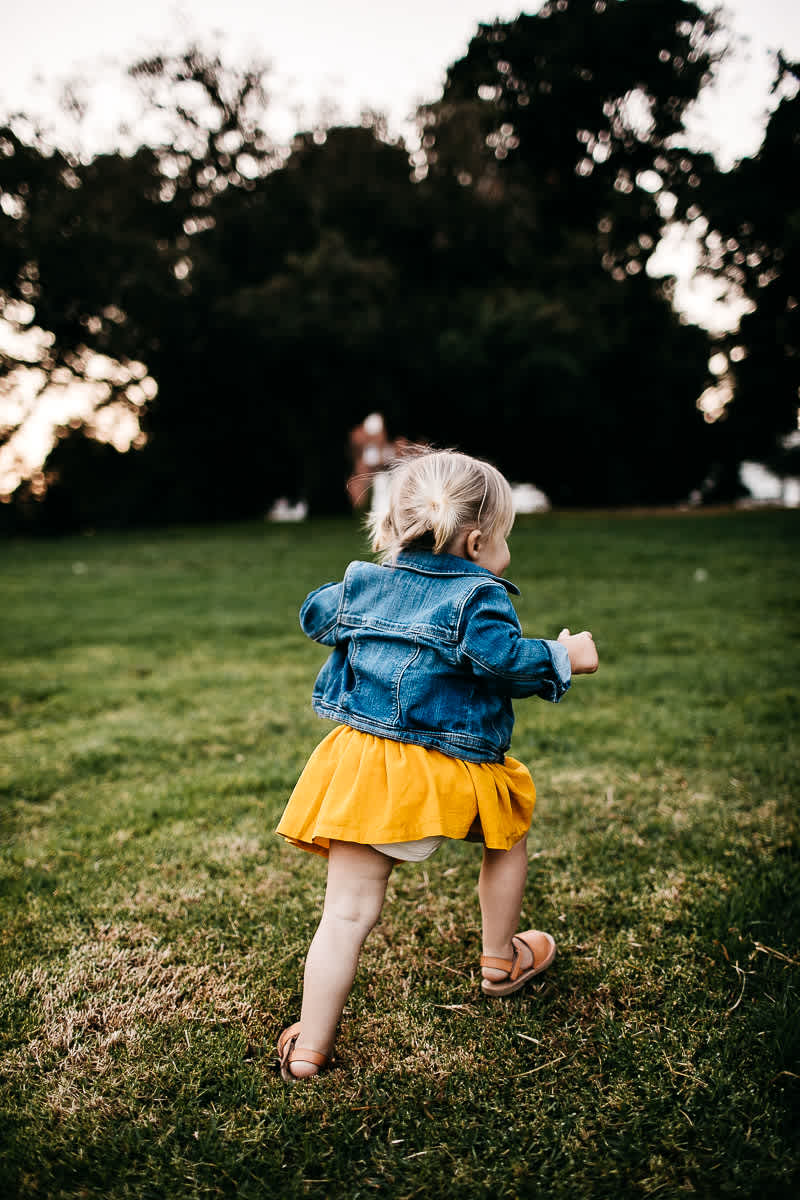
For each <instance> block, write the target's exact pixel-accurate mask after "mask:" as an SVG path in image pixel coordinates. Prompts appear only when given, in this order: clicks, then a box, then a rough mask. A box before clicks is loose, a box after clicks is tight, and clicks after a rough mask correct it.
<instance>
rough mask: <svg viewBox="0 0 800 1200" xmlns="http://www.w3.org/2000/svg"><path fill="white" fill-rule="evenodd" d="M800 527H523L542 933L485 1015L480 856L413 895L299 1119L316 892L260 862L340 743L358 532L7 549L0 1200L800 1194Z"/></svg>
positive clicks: (519, 540)
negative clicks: (590, 667) (552, 673)
mask: <svg viewBox="0 0 800 1200" xmlns="http://www.w3.org/2000/svg"><path fill="white" fill-rule="evenodd" d="M799 532H800V516H798V514H793V513H770V512H757V513H715V514H710V515H704V516H689V515H663V516H661V515H652V516H642V517H624V516H608V515H602V514H597V515H559V514H553V515H549V516H546V517H542V518H536V519H527V520H523V521H521V522H520V523H519V524H518V528H517V529H516V530H515V532H514V535H513V538H512V543H511V546H512V554H513V560H512V568H511V571H510V574H511V576H512V577H513V578H514V579H515V580H516V581H517V582H518V583H519V584H520V586H521V588H522V592H523V595H522V598H521V599H520V600H519V602H518V610H519V613H520V616H521V619H522V621H523V625H524V627H525V628H526V631H527V632H529V633H531V634H534V635H541V636H550V637H554V636H556V634H557V633H558V630H559V629H560V628H561V627H562V625H565V624H568V625H569V626H570V627H571V628H572V629H573V630H578V629H582V628H586V627H588V628H591V629H592V630H593V632H594V634H595V637H596V640H597V643H598V646H599V649H600V654H601V670H600V672H599V673H598V675H597V676H595V677H593V678H591V679H579V680H577V681H576V683H575V685H574V686H573V688H572V690H571V692H570V693H569V695H568V696H567V697H566V699H565V700H564V702H563V703H562V704H561V705H558V706H550V705H546V704H543V703H541V702H539V701H530V702H526V703H520V704H518V705H517V729H516V732H515V741H514V753H515V754H516V755H517V756H518V757H520V758H522V759H523V760H524V761H526V762H527V763H528V764H529V765H530V767H531V770H532V773H533V775H534V778H535V780H536V783H537V788H538V792H539V803H538V805H537V810H536V812H535V814H534V822H533V828H532V834H531V839H530V846H531V851H532V854H533V855H534V856H535V857H533V859H532V870H531V875H530V882H529V886H528V892H527V896H526V906H525V916H524V920H525V921H526V923H530V924H535V925H536V926H538V927H540V928H545V929H551V930H552V931H553V933H554V934H555V936H556V938H557V940H558V943H559V950H560V955H559V958H558V960H557V962H556V965H555V967H554V968H553V970H552V971H551V972H549V974H548V976H547V977H546V978H545V980H544V981H543V982H542V983H540V984H538V985H536V986H533V987H530V988H528V989H526V990H525V991H523V992H521V993H519V994H517V995H516V996H514V997H511V998H510V999H508V1000H506V1001H493V1002H490V1001H487V1000H485V999H484V998H483V997H482V995H481V993H480V989H479V977H478V970H477V961H478V955H479V928H478V907H477V899H476V896H475V881H476V877H477V869H478V861H479V857H480V852H479V850H478V849H477V848H476V847H474V846H471V845H467V844H449V845H447V846H445V847H444V848H443V849H442V851H440V853H439V854H438V855H437V856H436V857H435V858H434V859H432V860H430V861H429V862H428V863H425V864H421V865H419V866H405V867H403V868H401V869H399V870H398V871H396V872H395V874H394V876H393V879H392V881H391V883H390V888H389V899H388V903H387V906H386V909H385V911H384V915H383V918H382V921H381V923H380V925H379V926H378V928H377V929H376V930H375V932H374V933H373V935H372V937H371V939H370V940H369V942H368V943H367V947H366V949H365V952H364V956H363V960H362V967H361V970H360V973H359V976H358V979H357V982H356V986H355V988H354V991H353V993H352V995H351V998H350V1001H349V1003H348V1007H347V1010H346V1013H345V1017H344V1020H343V1023H342V1030H341V1035H340V1039H339V1042H338V1044H337V1055H336V1060H335V1062H334V1066H333V1069H332V1070H330V1071H329V1072H327V1073H326V1074H324V1075H321V1076H320V1077H318V1078H317V1079H315V1080H313V1081H312V1082H310V1083H309V1084H307V1085H298V1086H295V1087H294V1088H292V1087H287V1085H285V1084H284V1083H283V1082H282V1081H281V1079H280V1076H279V1075H278V1074H277V1072H276V1069H275V1066H274V1049H273V1048H274V1043H275V1039H276V1036H277V1034H278V1032H279V1030H280V1029H281V1028H282V1027H283V1026H284V1025H285V1024H287V1023H288V1022H289V1021H290V1020H293V1019H294V1018H295V1017H296V1015H297V1011H298V1004H299V997H300V980H301V968H302V960H303V956H304V953H305V949H306V947H307V944H308V940H309V937H310V935H311V933H312V931H313V928H314V926H315V923H316V919H317V916H318V912H319V906H320V900H321V896H322V893H323V888H324V874H325V864H324V862H323V861H322V860H321V859H318V858H316V857H315V856H311V855H304V854H302V853H300V852H298V851H296V850H293V849H291V848H290V847H288V846H286V845H284V844H283V843H282V842H280V841H279V840H278V839H277V838H276V837H275V836H274V834H273V832H272V831H273V828H274V826H275V823H276V821H277V819H278V817H279V815H280V812H281V810H282V807H283V805H284V803H285V800H286V798H287V796H288V793H289V791H290V789H291V787H292V786H293V783H294V781H295V779H296V777H297V774H298V773H299V771H300V770H301V768H302V766H303V763H304V762H305V759H306V758H307V756H308V754H309V752H310V750H311V749H312V748H313V746H314V745H315V744H316V742H317V741H318V740H319V738H320V737H321V736H322V734H323V733H324V732H326V731H327V726H326V725H325V724H324V723H323V722H320V721H318V720H317V719H316V718H315V717H314V716H313V714H312V713H311V711H310V703H309V698H310V690H311V684H312V681H313V678H314V675H315V673H316V670H317V669H318V667H319V665H320V664H321V662H322V661H323V660H324V656H325V651H324V650H322V649H321V648H320V647H318V646H314V645H312V644H311V643H308V642H306V641H305V639H304V638H303V637H302V635H301V633H300V631H299V627H298V624H297V615H296V614H297V609H298V608H299V605H300V603H301V601H302V599H303V597H304V595H305V594H306V592H307V591H308V590H310V589H311V588H312V587H314V586H316V585H317V584H319V583H322V582H324V581H325V580H327V579H333V578H337V577H338V576H339V575H340V574H341V571H342V568H343V566H344V564H345V563H346V562H347V561H348V559H350V558H352V557H357V556H359V555H363V547H362V544H361V540H360V536H359V533H358V530H357V528H356V526H355V525H354V524H351V523H347V522H342V523H312V524H310V525H308V526H302V527H297V528H286V527H273V526H258V527H256V526H245V527H237V528H223V529H214V530H174V531H167V532H159V533H142V534H129V535H120V536H116V537H106V536H103V537H100V536H98V537H93V538H88V537H87V538H76V539H70V540H64V541H57V542H10V543H6V544H5V545H4V546H3V547H2V561H1V562H0V588H1V589H2V591H1V593H0V599H1V600H2V613H3V619H2V624H1V625H0V639H2V643H3V645H2V668H1V670H2V685H1V690H0V834H1V835H2V858H1V859H0V862H1V863H2V868H1V869H2V876H1V877H0V953H1V954H2V977H1V979H0V1195H3V1196H4V1197H5V1196H8V1197H10V1198H12V1197H13V1198H15V1197H26V1198H27V1197H30V1198H34V1197H64V1198H67V1197H70V1198H73V1197H74V1198H76V1200H77V1198H78V1197H103V1198H104V1200H106V1198H108V1200H122V1198H126V1200H127V1198H130V1200H134V1198H136V1200H139V1198H150V1197H152V1198H155V1197H162V1196H163V1197H176V1198H180V1197H201V1196H202V1197H215V1196H237V1197H247V1198H250V1197H264V1196H272V1195H275V1196H278V1195H280V1196H281V1197H283V1196H287V1197H304V1196H318V1197H328V1196H333V1197H339V1196H341V1197H347V1198H348V1200H349V1198H355V1197H362V1196H364V1197H366V1196H372V1195H381V1194H382V1195H385V1196H390V1197H393V1198H396V1200H401V1198H404V1197H412V1196H417V1195H418V1196H433V1197H445V1196H447V1197H449V1196H454V1195H456V1196H464V1197H472V1196H475V1197H477V1196H487V1197H488V1196H491V1197H520V1196H521V1197H528V1196H531V1197H534V1196H546V1197H563V1198H565V1200H566V1198H570V1200H573V1198H574V1197H609V1198H612V1197H613V1198H617V1197H647V1196H653V1195H655V1196H659V1197H672V1196H684V1195H695V1196H700V1197H709V1198H712V1197H713V1198H716V1197H728V1196H741V1197H759V1198H765V1200H766V1198H769V1197H789V1196H794V1195H795V1194H797V1188H798V1182H799V1181H798V1172H797V1165H798V1150H797V1136H796V1135H797V1116H798V1106H797V1091H798V1084H800V1079H799V1078H798V1076H799V1075H800V1065H798V1041H800V1020H798V1003H797V993H798V969H799V967H800V945H798V941H799V940H800V939H798V924H799V923H798V914H799V911H800V878H799V875H798V869H797V868H798V853H797V851H798V843H797V817H796V804H797V799H798V794H799V790H798V786H797V782H798V781H797V776H798V759H799V757H800V756H799V755H798V745H797V715H798V712H797V710H798V695H799V694H800V688H799V687H798V668H799V667H800V655H798V633H799V632H800V629H799V628H798V622H797V619H796V602H797V593H796V586H797V585H796V579H797V556H798V533H799Z"/></svg>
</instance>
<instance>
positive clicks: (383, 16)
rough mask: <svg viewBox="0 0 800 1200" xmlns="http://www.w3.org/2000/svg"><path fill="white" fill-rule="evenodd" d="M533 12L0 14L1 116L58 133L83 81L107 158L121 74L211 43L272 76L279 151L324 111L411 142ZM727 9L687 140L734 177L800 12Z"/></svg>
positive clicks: (302, 7)
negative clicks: (462, 75)
mask: <svg viewBox="0 0 800 1200" xmlns="http://www.w3.org/2000/svg"><path fill="white" fill-rule="evenodd" d="M700 3H701V5H703V6H704V7H706V6H708V7H711V6H712V4H711V0H700ZM540 6H541V0H533V2H532V3H531V4H529V5H527V6H526V5H522V6H521V5H520V4H519V2H518V0H516V2H513V3H509V2H508V0H403V3H402V5H400V4H397V5H395V4H387V3H385V2H381V0H301V2H299V3H298V2H295V3H291V2H287V0H224V3H221V2H220V0H192V2H191V4H187V3H176V4H170V3H169V2H168V0H167V2H165V0H135V2H134V0H27V2H26V3H22V2H20V0H0V19H2V31H3V32H2V39H1V40H0V114H2V112H4V111H5V112H8V111H10V110H11V111H13V110H14V109H22V110H27V111H31V110H32V111H34V112H36V113H40V114H45V115H46V116H49V118H50V119H51V120H54V121H55V110H56V107H57V105H56V101H57V98H58V96H59V94H60V93H61V90H62V88H63V86H64V83H65V82H66V81H67V80H69V79H70V78H71V77H72V78H74V77H81V76H82V77H83V78H85V79H89V80H94V89H93V90H89V91H88V93H87V96H88V98H89V99H90V100H91V101H92V104H91V115H90V116H89V117H87V119H86V122H85V129H84V131H83V134H82V137H83V140H84V144H85V145H86V146H88V148H89V149H90V150H92V149H96V148H100V147H105V146H106V145H108V144H110V143H112V142H113V138H114V131H115V129H116V126H117V124H118V122H119V119H120V117H121V116H127V117H133V116H135V110H134V108H133V107H132V101H131V98H130V97H129V96H128V97H126V96H125V94H124V89H123V88H121V86H120V83H121V79H122V71H121V69H120V68H121V67H122V66H124V65H125V64H127V63H129V62H131V61H132V60H134V59H135V58H137V57H143V56H145V55H147V54H148V53H152V52H155V51H163V50H164V49H165V48H166V49H173V50H179V49H182V48H184V47H185V46H186V45H187V43H188V42H189V41H190V40H192V39H197V40H199V41H200V42H201V43H202V44H203V45H212V44H214V41H215V39H216V41H217V44H219V46H220V47H221V49H222V51H223V57H224V58H225V59H229V60H230V61H234V62H241V61H246V60H248V59H252V58H258V59H260V60H262V61H267V62H269V63H270V64H271V68H272V69H271V75H270V83H271V91H272V95H273V102H272V105H271V108H270V110H269V113H268V117H267V121H266V125H267V128H268V130H269V131H270V132H272V133H273V136H274V137H275V139H276V140H278V141H281V140H284V139H288V137H290V136H291V134H292V133H294V132H295V131H296V130H297V129H298V128H300V127H308V126H309V125H310V124H313V122H314V120H315V119H317V118H319V117H321V116H324V115H325V114H326V113H329V112H330V111H331V109H332V108H333V110H334V111H335V112H336V114H337V116H339V117H341V119H343V120H349V121H354V120H357V119H358V117H359V115H360V112H361V110H362V109H363V108H370V109H373V110H377V111H381V112H383V113H385V115H386V116H387V117H388V119H389V125H390V129H391V130H392V131H393V132H394V133H400V134H402V135H404V136H405V137H406V139H407V140H408V141H411V140H413V136H414V127H413V123H412V116H413V113H414V110H415V108H416V106H417V105H418V104H419V103H420V102H424V101H427V100H433V99H436V97H437V96H438V95H439V94H440V91H441V87H442V83H443V80H444V74H445V71H446V68H447V66H448V65H449V64H450V63H452V62H454V61H455V60H456V59H458V58H459V57H460V56H461V55H463V53H464V52H465V51H466V49H467V46H468V43H469V39H470V37H471V35H472V34H473V32H474V31H475V29H476V27H477V25H478V23H479V22H481V21H484V22H486V21H491V20H492V19H493V18H494V17H501V18H506V19H508V18H511V17H514V16H516V15H517V13H518V12H519V11H520V7H522V8H523V9H527V11H535V10H536V9H537V8H539V7H540ZM725 8H726V10H727V12H728V13H729V14H730V16H729V20H728V22H727V23H728V25H729V27H731V28H732V29H733V31H734V32H735V33H736V34H737V35H740V36H741V37H742V38H747V39H749V42H748V43H745V42H742V43H741V44H740V46H739V49H738V52H737V53H736V54H735V55H734V56H733V57H732V59H731V61H730V62H729V63H727V64H726V66H725V67H724V68H723V69H722V70H721V72H720V79H719V83H718V86H717V87H716V88H715V89H712V90H711V92H709V94H708V95H707V97H706V98H705V100H704V101H703V103H702V105H701V106H700V108H699V110H698V111H697V112H696V113H695V114H694V115H693V117H692V120H691V122H690V128H691V130H692V133H693V136H695V137H697V138H700V139H702V140H703V142H704V144H705V145H706V146H707V147H708V148H710V149H712V150H713V151H715V152H716V153H717V154H718V156H719V157H720V160H721V161H722V162H723V165H731V163H732V162H733V161H734V159H735V158H737V157H741V156H743V155H745V154H752V153H753V152H754V151H755V150H756V149H757V147H758V144H759V141H760V135H761V131H762V129H763V124H764V113H765V111H766V108H767V104H768V87H769V81H770V66H769V61H768V58H767V50H768V48H770V47H771V48H776V47H780V48H782V49H784V50H785V51H786V52H787V53H788V54H789V55H790V56H791V55H794V56H795V57H796V58H800V0H727V3H726V5H725Z"/></svg>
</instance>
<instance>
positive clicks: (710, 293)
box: [0, 0, 800, 492]
mask: <svg viewBox="0 0 800 1200" xmlns="http://www.w3.org/2000/svg"><path fill="white" fill-rule="evenodd" d="M699 3H700V4H701V6H702V7H709V8H710V7H713V2H712V0H699ZM540 6H541V0H533V2H532V3H531V4H529V5H520V4H519V2H518V0H517V2H513V3H509V2H507V0H403V3H402V4H388V3H386V2H385V0H295V2H294V3H292V2H291V0H192V2H191V4H187V3H180V2H179V3H176V4H171V3H170V2H169V0H26V2H24V3H23V2H22V0H0V30H2V34H1V35H0V120H2V119H3V118H4V117H5V116H7V115H8V114H9V113H12V112H14V111H23V112H26V113H28V114H31V115H34V116H37V117H39V118H40V119H41V120H42V121H43V122H44V125H45V127H48V126H49V127H50V128H51V130H52V131H53V133H54V135H55V138H56V140H57V141H58V143H59V144H60V145H62V146H65V147H66V146H69V148H72V149H75V150H79V151H83V152H84V153H88V154H92V153H96V152H97V151H98V150H102V149H107V148H111V147H112V146H115V145H116V144H118V138H117V130H118V127H119V125H120V122H121V121H123V120H127V121H128V122H129V123H131V124H132V125H135V124H136V118H137V114H138V108H137V102H136V101H135V99H134V92H133V90H132V89H127V90H126V86H125V77H124V67H125V66H127V65H128V64H130V63H131V62H132V61H135V60H136V59H137V58H141V57H144V56H146V55H148V54H152V53H155V52H164V51H167V52H169V51H173V52H177V51H180V50H183V49H185V48H186V46H187V45H188V44H189V43H190V42H192V41H197V42H199V44H200V45H201V46H202V47H203V48H207V49H210V48H213V47H215V46H216V47H218V49H219V51H220V53H221V57H222V59H223V61H225V62H231V63H233V64H237V65H239V64H243V63H247V62H251V61H252V60H254V59H255V60H258V61H261V62H267V63H269V65H270V74H269V76H268V80H267V82H268V90H269V91H270V93H271V97H272V99H271V103H270V107H269V109H268V111H267V114H266V119H265V122H264V124H265V128H266V130H267V132H268V133H270V134H271V135H272V137H273V138H274V140H275V141H276V142H278V143H283V142H287V141H288V140H289V139H290V138H291V135H292V134H293V133H294V132H296V131H297V130H298V129H307V128H309V127H313V125H314V123H315V121H323V122H324V121H326V120H327V121H330V120H331V119H335V120H339V121H342V122H350V121H357V120H358V119H359V117H360V114H361V111H362V110H363V109H365V108H366V109H371V110H373V111H378V112H382V113H383V114H384V115H385V116H386V118H387V119H388V124H389V130H390V132H391V133H392V134H393V135H395V136H397V135H399V136H403V137H404V138H405V139H406V142H407V143H408V145H409V147H410V148H411V147H413V146H414V140H415V126H414V122H413V115H414V112H415V109H416V108H417V106H418V105H419V104H421V103H424V102H426V101H431V100H435V99H436V98H437V97H438V96H439V95H440V94H441V89H442V85H443V82H444V77H445V72H446V69H447V67H448V65H449V64H451V63H453V62H455V61H456V60H457V59H458V58H460V57H461V56H462V55H463V54H464V53H465V52H466V50H467V47H468V44H469V41H470V38H471V36H472V35H473V33H474V32H475V30H476V28H477V26H478V24H479V23H481V22H491V21H492V20H493V19H494V18H495V17H500V18H503V19H510V18H513V17H515V16H516V15H517V14H518V12H519V11H520V8H522V10H523V11H529V12H535V11H536V10H537V9H538V8H539V7H540ZM724 9H725V12H726V14H727V18H726V21H725V24H726V26H727V28H728V29H729V30H730V31H731V32H732V33H733V35H734V38H735V42H734V50H733V52H732V53H731V54H730V55H729V57H728V60H727V61H726V62H725V63H724V65H723V66H722V67H721V68H720V69H719V74H718V78H717V80H716V81H715V83H714V84H713V86H711V87H710V88H709V89H707V90H706V92H705V94H704V96H703V98H702V99H701V101H700V103H699V104H698V105H697V106H696V107H695V109H694V110H693V111H692V112H691V113H690V115H689V118H688V121H687V129H688V134H689V142H690V144H694V145H696V146H698V147H702V148H703V149H707V150H711V151H712V152H713V153H715V154H716V156H717V158H718V161H719V162H720V165H721V166H722V167H723V168H725V169H727V168H729V167H730V166H732V165H733V163H734V162H735V161H736V160H737V159H738V158H741V157H744V156H746V155H751V154H754V153H755V152H756V151H757V149H758V146H759V143H760V141H761V136H762V133H763V129H764V126H765V123H766V118H767V112H768V109H769V106H770V103H773V104H774V103H775V101H774V100H773V101H770V96H769V87H770V83H771V80H772V76H773V67H774V63H773V61H772V60H771V59H770V56H769V51H770V50H775V49H777V48H781V49H782V50H783V51H784V52H785V53H786V55H787V56H788V57H789V58H792V59H794V60H800V0H727V3H726V4H725V5H724ZM75 79H82V80H84V83H83V84H82V85H81V87H80V88H79V89H78V94H79V95H80V94H83V97H84V98H85V99H86V101H87V102H88V114H87V116H86V118H85V120H84V123H83V125H82V126H81V129H80V133H79V134H76V129H75V126H74V125H72V124H67V123H66V122H65V120H64V119H63V118H62V117H60V116H59V105H58V100H59V97H60V96H61V94H62V93H63V90H64V87H65V85H66V84H67V83H69V82H70V81H71V80H75ZM695 246H696V242H695V240H694V239H693V237H692V236H685V235H683V234H679V233H674V234H672V235H671V237H670V238H668V239H665V240H664V241H663V242H662V244H661V246H660V247H659V251H658V254H657V255H656V256H654V258H653V260H652V261H651V264H650V266H649V268H648V269H650V270H652V273H654V274H662V273H668V272H669V273H672V274H675V275H677V277H678V287H677V293H676V302H677V305H678V307H679V308H680V309H682V311H683V312H685V313H686V314H687V316H688V317H689V319H691V320H694V321H698V322H700V323H702V324H704V325H706V326H707V327H708V328H709V329H712V330H713V329H719V330H721V329H724V328H731V327H735V322H736V320H737V315H738V312H739V311H740V310H739V309H737V306H736V304H735V303H731V302H730V300H726V299H724V298H723V299H721V298H720V297H719V295H718V293H719V285H718V284H715V283H714V282H713V281H710V280H704V279H702V278H700V277H698V276H696V275H695V273H694V264H695V261H696V249H695ZM0 324H2V323H0ZM2 334H3V329H2V328H0V336H2ZM75 395H78V393H77V392H74V390H73V392H71V393H69V395H62V394H61V393H58V392H55V393H53V394H52V395H51V397H50V405H49V409H48V412H49V417H48V414H47V413H46V412H45V410H44V409H43V407H42V406H41V405H40V406H38V411H37V419H36V422H32V423H31V425H30V428H29V431H28V439H27V442H26V446H27V449H26V450H24V452H23V449H22V444H21V442H20V443H19V444H18V446H17V449H16V450H11V449H10V448H9V447H6V453H5V454H3V453H0V492H2V491H4V490H5V487H4V484H6V485H7V481H8V479H10V478H11V477H12V475H14V473H15V471H16V469H17V468H16V466H15V460H16V459H17V456H18V455H19V454H20V453H22V454H23V456H24V458H25V459H38V460H39V461H40V460H41V456H42V453H43V451H44V450H46V448H47V446H48V445H49V444H50V442H51V439H52V428H53V423H54V421H59V420H61V421H63V420H67V419H69V416H70V414H72V415H75V414H76V413H79V412H82V413H83V415H88V414H89V412H90V411H91V408H92V407H93V404H92V401H91V397H90V396H89V395H88V394H87V393H86V391H84V392H82V393H80V397H79V400H78V401H76V400H75V399H74V396H75ZM17 402H18V403H19V404H23V405H24V404H25V398H24V397H21V396H20V397H18V398H17ZM9 415H10V416H12V417H13V414H9ZM37 422H38V424H37ZM123 432H124V431H123ZM124 440H125V437H124V436H123V441H124ZM128 440H129V439H128Z"/></svg>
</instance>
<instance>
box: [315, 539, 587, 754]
mask: <svg viewBox="0 0 800 1200" xmlns="http://www.w3.org/2000/svg"><path fill="white" fill-rule="evenodd" d="M509 592H511V593H513V594H514V595H519V589H518V588H517V587H515V586H514V584H513V583H509V582H508V581H507V580H505V579H500V578H499V577H498V576H496V575H493V574H492V573H491V572H490V571H487V570H486V569H485V568H484V567H479V566H477V565H476V564H475V563H473V562H472V561H470V560H469V559H464V558H458V557H455V556H453V555H449V554H436V555H434V554H433V553H426V552H408V551H407V552H404V553H402V554H401V555H400V556H399V558H398V560H397V562H396V563H395V564H394V565H393V566H379V565H378V564H376V563H368V562H353V563H351V564H350V566H349V567H348V568H347V571H346V573H345V577H344V579H343V580H342V582H341V583H326V584H325V585H324V586H323V587H320V588H317V589H316V591H313V592H311V594H310V595H309V596H308V597H307V598H306V600H305V603H304V604H303V607H302V609H301V610H300V624H301V625H302V627H303V630H304V632H305V633H306V634H308V636H309V637H310V638H313V639H314V641H317V642H321V643H322V644H323V645H325V646H332V647H333V654H331V656H330V658H329V659H328V660H327V662H326V663H325V665H324V666H323V668H322V670H321V671H320V673H319V675H318V676H317V681H316V683H315V685H314V692H313V698H312V703H313V707H314V711H315V712H316V713H317V714H318V715H319V716H321V717H329V718H330V719H331V720H334V721H339V722H341V723H343V724H345V725H351V726H353V727H354V728H355V729H360V730H362V731H364V732H365V733H373V734H377V735H378V736H379V737H384V738H390V739H392V740H394V741H400V742H414V743H417V744H419V745H423V746H428V747H432V748H434V749H437V750H442V751H444V753H445V754H450V755H452V756H453V757H455V758H464V759H469V760H470V761H472V762H502V761H503V757H504V755H505V752H506V750H507V749H508V748H509V746H510V744H511V731H512V728H513V725H514V713H513V710H512V707H511V698H512V697H514V696H541V697H543V698H544V699H545V700H551V701H553V702H554V703H555V702H557V701H558V700H560V699H561V697H562V695H563V694H564V692H565V691H566V690H567V688H568V687H569V685H570V677H571V672H570V663H569V656H568V654H567V652H566V650H565V648H564V646H562V645H561V643H560V642H552V641H539V640H535V639H532V638H525V637H523V636H522V629H521V627H520V623H519V619H518V618H517V614H516V612H515V611H514V607H513V605H512V603H511V600H510V599H509Z"/></svg>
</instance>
